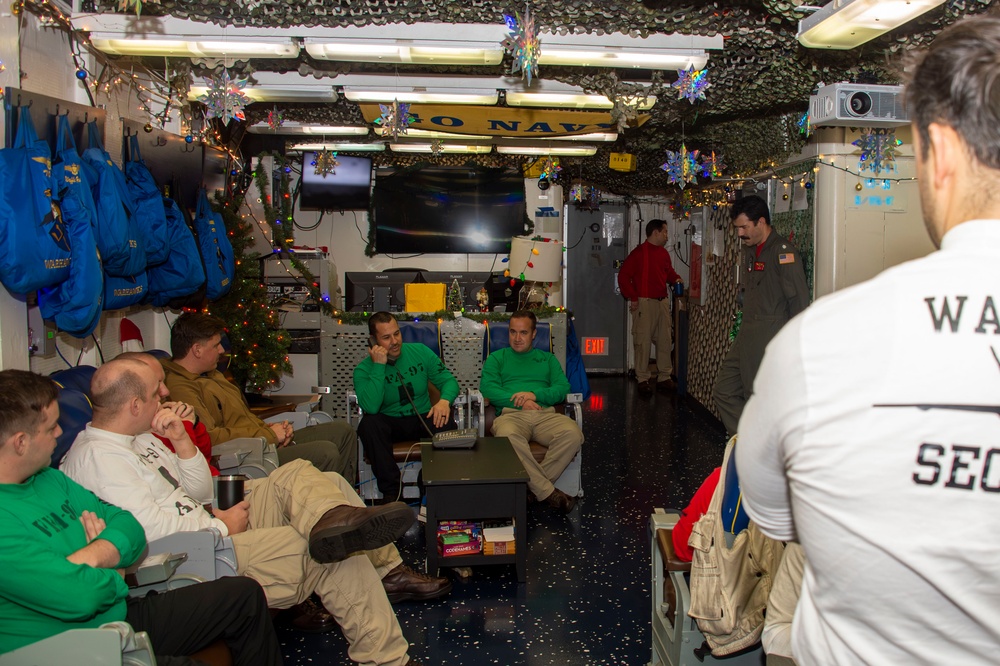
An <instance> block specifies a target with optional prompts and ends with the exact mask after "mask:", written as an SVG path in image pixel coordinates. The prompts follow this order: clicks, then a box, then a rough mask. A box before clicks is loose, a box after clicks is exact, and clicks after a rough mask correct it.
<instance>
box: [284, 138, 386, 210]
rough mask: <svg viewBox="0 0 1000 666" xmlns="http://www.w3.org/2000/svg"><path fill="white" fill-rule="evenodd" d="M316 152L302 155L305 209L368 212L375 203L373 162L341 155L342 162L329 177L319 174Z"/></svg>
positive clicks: (301, 193) (301, 205)
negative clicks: (372, 190) (371, 204)
mask: <svg viewBox="0 0 1000 666" xmlns="http://www.w3.org/2000/svg"><path fill="white" fill-rule="evenodd" d="M315 161H316V153H315V152H304V153H302V182H301V186H300V191H299V208H301V209H302V210H368V206H369V204H370V203H371V188H372V161H371V158H369V157H353V156H350V155H337V161H338V162H339V163H340V164H338V165H337V166H336V167H334V172H333V173H328V174H327V175H326V176H322V175H318V174H317V173H316V166H315V164H313V163H314V162H315Z"/></svg>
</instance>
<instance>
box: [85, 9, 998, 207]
mask: <svg viewBox="0 0 1000 666" xmlns="http://www.w3.org/2000/svg"><path fill="white" fill-rule="evenodd" d="M824 1H825V0H824ZM818 4H823V2H820V0H810V1H809V2H807V0H757V1H752V0H742V1H741V0H732V1H730V2H683V1H675V0H644V2H638V1H627V0H548V1H547V2H533V3H531V12H532V14H533V15H534V17H535V22H536V25H538V26H539V27H540V28H541V29H552V30H560V31H572V32H586V33H594V34H598V35H600V34H604V33H608V32H626V33H630V34H632V35H635V36H647V35H651V34H659V33H671V32H682V33H687V34H696V35H713V34H717V33H721V34H722V35H723V37H724V39H725V49H724V50H723V51H721V52H718V51H714V52H712V53H711V57H710V60H709V79H710V82H711V87H710V88H709V89H708V90H707V91H706V96H707V99H706V100H705V101H699V102H696V103H695V104H690V103H689V102H688V101H687V100H684V99H677V95H676V93H675V92H674V91H673V90H672V89H670V88H669V87H668V86H669V84H670V82H671V81H672V80H673V79H674V78H675V77H676V74H674V73H673V72H668V73H666V76H664V77H663V80H662V81H657V80H656V78H657V77H656V76H654V78H653V86H654V92H655V93H656V94H657V95H658V97H659V101H658V102H657V104H656V105H655V107H654V108H653V110H652V111H651V113H650V116H651V117H650V119H649V121H648V122H646V123H645V124H644V125H643V126H641V127H638V128H630V129H627V130H625V131H624V132H622V133H621V134H620V136H619V139H618V141H617V142H616V143H615V144H612V145H610V146H608V145H605V146H602V147H601V148H600V150H599V152H598V153H597V155H595V156H594V157H590V158H582V159H579V160H573V159H566V160H563V163H564V168H566V171H567V172H568V173H569V175H570V176H571V177H574V178H575V177H580V178H582V179H584V180H587V181H590V182H593V183H595V184H597V185H599V186H600V187H602V188H603V189H605V190H608V191H612V192H616V193H622V194H624V193H640V192H647V193H648V192H652V191H661V192H663V191H671V190H673V191H676V187H674V186H670V185H668V183H667V180H666V176H665V174H664V173H663V172H662V171H661V170H660V169H659V165H660V164H662V163H663V161H664V158H665V153H664V151H665V150H668V149H669V150H677V149H679V147H680V143H681V141H684V142H685V144H686V146H687V148H688V149H689V150H701V151H703V152H705V151H713V150H714V151H716V152H717V153H721V154H722V155H723V156H724V162H725V164H726V165H727V167H728V168H727V171H726V173H727V174H730V173H742V174H748V173H753V172H755V171H759V170H760V169H762V168H764V167H766V166H768V165H770V164H772V163H775V162H780V161H781V160H782V159H784V158H785V157H786V156H788V155H790V154H793V153H795V152H797V151H798V150H799V149H800V148H801V146H802V144H803V143H804V140H805V139H804V138H803V137H801V136H800V135H799V133H798V128H797V127H796V122H797V121H798V119H799V117H801V115H802V114H803V113H804V112H805V111H806V109H807V107H808V99H809V95H810V94H811V93H812V92H813V90H814V89H815V87H816V86H817V85H818V84H820V83H834V82H837V81H851V82H856V83H897V82H899V81H900V72H901V71H902V65H903V63H904V61H905V58H906V57H907V56H908V55H909V54H912V53H913V52H915V51H918V50H919V49H921V48H922V47H925V46H926V45H927V44H929V43H930V41H931V40H932V39H933V38H934V36H935V35H936V34H937V33H938V32H939V31H940V30H941V29H942V28H943V27H944V26H946V25H949V24H951V23H953V22H954V21H956V20H957V19H959V18H961V17H963V16H966V15H971V14H978V13H982V12H984V11H987V10H988V9H989V8H990V7H991V6H992V5H997V4H998V3H997V1H996V0H949V1H948V2H946V3H945V4H943V5H942V6H940V7H939V8H937V9H935V10H932V11H930V12H928V13H927V14H925V15H924V16H922V17H920V18H919V19H916V20H914V21H912V22H910V23H909V24H908V25H907V26H905V27H904V28H903V29H900V30H896V31H893V32H890V33H889V34H887V35H884V36H883V37H881V38H878V39H876V40H873V41H871V42H869V43H867V44H865V45H863V46H862V47H860V48H858V49H854V50H851V51H848V52H841V51H822V50H814V49H806V48H803V47H802V46H800V45H799V44H798V42H797V40H796V30H797V26H798V22H799V20H800V19H802V18H803V17H805V16H807V15H808V12H807V11H804V10H803V9H800V8H801V7H804V6H805V5H818ZM96 5H97V7H96V8H97V9H98V10H99V11H105V12H110V11H116V10H117V6H118V0H101V1H100V2H97V3H96ZM524 7H525V3H524V2H523V1H522V0H511V1H510V2H499V1H496V0H465V1H463V2H454V1H451V2H440V1H437V0H197V1H195V0H161V1H160V2H159V4H151V3H150V2H149V1H148V0H147V2H145V3H143V9H142V11H143V13H144V14H150V15H153V14H167V15H171V16H175V17H178V18H189V19H194V20H198V21H206V22H211V23H216V24H219V25H234V26H261V27H264V26H274V27H284V28H288V27H292V26H297V25H298V26H349V25H370V24H375V25H382V24H387V23H400V22H401V23H414V22H441V23H497V24H498V25H502V24H503V20H504V19H503V15H504V13H512V12H513V11H515V10H517V11H521V12H523V11H524ZM544 48H545V42H544V35H542V49H543V50H544ZM509 67H510V63H509V62H505V63H504V65H503V66H500V67H494V68H489V67H485V68H483V67H480V68H462V67H437V68H431V67H426V66H425V67H420V68H419V71H420V72H424V73H426V72H428V71H433V72H434V73H456V74H457V73H461V74H466V75H501V74H503V73H505V69H506V70H508V71H509ZM360 68H363V69H364V71H369V72H370V71H379V70H380V69H381V70H382V71H386V72H397V73H399V74H401V75H402V74H407V73H414V72H416V71H418V70H417V68H414V67H413V66H410V67H406V66H371V65H363V66H359V65H352V64H348V63H328V62H317V61H314V60H312V59H311V58H309V56H308V55H306V54H305V52H304V51H303V54H302V55H301V56H300V58H299V60H298V61H295V60H291V61H288V60H281V61H256V60H255V61H252V62H251V63H249V64H248V65H245V71H248V72H252V71H254V70H257V71H261V70H275V71H290V70H297V71H299V72H300V73H303V74H312V75H315V76H329V75H335V74H337V73H343V72H351V71H360ZM642 74H645V75H646V76H647V78H648V76H649V74H650V73H649V72H648V71H647V72H643V73H642ZM635 75H636V73H635V72H630V71H625V70H619V71H618V72H613V71H612V70H606V69H596V68H575V67H545V66H542V67H540V68H539V77H540V78H543V79H544V78H549V79H556V80H559V81H563V82H566V83H571V84H575V85H580V86H582V87H583V88H585V89H586V90H588V91H591V92H596V93H600V94H606V95H609V96H611V97H614V96H615V95H620V94H626V93H627V86H625V85H624V84H622V82H621V81H620V80H619V79H620V78H621V79H629V78H634V77H635ZM257 106H258V107H261V106H265V105H257ZM285 106H287V108H286V112H285V118H286V119H287V120H299V121H306V120H309V121H322V122H330V123H333V122H345V121H350V122H355V123H357V122H361V116H360V113H359V111H358V109H357V107H356V106H355V105H354V104H352V103H348V102H346V101H344V100H343V99H341V100H340V101H338V102H336V103H333V104H312V105H310V104H296V105H285ZM270 108H271V105H266V108H261V109H258V108H254V107H250V109H249V120H251V121H259V120H262V119H263V118H264V117H265V115H266V111H267V110H268V109H270ZM611 152H630V153H634V154H636V155H637V158H638V164H639V168H638V170H637V171H636V172H633V173H619V172H615V171H612V170H610V169H608V166H607V165H608V159H607V157H608V154H609V153H611ZM470 157H471V158H472V160H473V161H475V162H477V163H483V164H492V165H496V164H498V163H511V161H508V160H507V159H505V158H503V157H502V156H497V155H490V156H486V159H483V157H474V156H469V157H464V156H463V157H462V161H463V162H465V161H469V159H470ZM379 159H381V158H379ZM384 159H386V160H390V159H395V161H397V162H399V161H400V159H399V156H386V157H385V158H384ZM420 159H422V160H430V161H433V160H444V159H445V158H442V157H436V156H431V157H427V156H424V157H422V158H420ZM447 161H448V162H449V163H450V162H451V161H454V160H453V158H449V159H448V160H447ZM517 161H518V160H516V159H515V160H513V162H517ZM567 167H568V168H567Z"/></svg>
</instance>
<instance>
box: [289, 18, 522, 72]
mask: <svg viewBox="0 0 1000 666" xmlns="http://www.w3.org/2000/svg"><path fill="white" fill-rule="evenodd" d="M504 34H505V31H504V28H503V26H500V25H479V24H468V23H458V24H446V23H412V24H406V23H390V24H389V25H369V26H343V27H336V28H326V29H324V30H323V31H322V32H320V33H318V34H317V36H315V37H311V36H307V37H306V39H305V47H306V51H307V52H308V53H309V55H311V56H312V57H313V58H316V59H317V60H345V61H349V62H388V63H408V64H423V65H499V64H500V62H501V61H502V60H503V47H502V46H500V41H501V40H502V39H503V37H504Z"/></svg>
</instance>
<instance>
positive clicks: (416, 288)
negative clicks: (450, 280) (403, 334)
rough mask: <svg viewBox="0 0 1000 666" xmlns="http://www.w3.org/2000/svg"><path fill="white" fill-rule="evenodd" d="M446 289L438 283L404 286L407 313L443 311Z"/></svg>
mask: <svg viewBox="0 0 1000 666" xmlns="http://www.w3.org/2000/svg"><path fill="white" fill-rule="evenodd" d="M447 289H448V288H447V287H445V286H444V284H442V283H440V282H428V283H421V284H408V285H405V292H406V311H407V312H437V311H439V310H444V303H445V293H446V291H447Z"/></svg>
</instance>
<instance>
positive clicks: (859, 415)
mask: <svg viewBox="0 0 1000 666" xmlns="http://www.w3.org/2000/svg"><path fill="white" fill-rule="evenodd" d="M998 54H1000V18H991V17H985V16H981V17H977V18H973V19H969V20H966V21H962V22H960V23H958V24H956V25H954V26H952V27H950V28H948V29H947V30H945V31H944V32H942V33H941V34H940V35H939V36H938V37H937V39H936V40H935V42H934V43H933V44H932V45H931V47H930V49H929V50H928V52H927V53H926V54H925V55H924V56H923V58H922V60H920V62H919V63H918V64H917V65H916V66H915V67H914V68H911V70H910V71H911V73H912V79H911V81H910V82H909V85H908V87H907V93H906V95H907V108H908V110H909V113H910V115H911V118H912V119H913V121H912V124H913V131H914V132H913V133H914V153H915V155H916V160H917V176H918V180H919V187H920V195H921V202H922V204H923V215H924V219H925V221H926V225H927V229H928V232H929V233H930V236H931V239H932V240H933V241H934V243H935V245H937V246H938V247H939V248H940V250H939V251H937V252H934V253H932V254H931V255H929V256H927V257H925V258H923V259H918V260H916V261H911V262H909V263H906V264H903V265H900V266H897V267H895V268H892V269H889V270H886V271H885V272H883V273H882V274H881V275H879V276H877V277H876V278H874V279H872V280H870V281H868V282H866V283H864V284H860V285H857V286H855V287H852V288H849V289H845V290H843V291H841V292H839V293H837V294H833V295H831V296H828V297H827V298H824V299H822V300H820V301H819V302H817V303H814V304H813V305H812V306H810V307H809V308H808V309H807V310H805V311H804V312H803V313H802V314H801V315H799V316H798V317H796V318H795V319H793V320H792V321H791V322H789V323H788V324H787V325H786V326H785V327H784V328H783V329H782V331H781V332H780V333H779V334H778V335H777V336H776V337H775V338H774V340H773V341H772V342H771V343H770V345H769V346H768V348H767V352H766V354H765V356H764V361H763V363H762V365H761V367H760V371H759V372H758V374H757V377H756V381H755V383H754V395H753V397H752V398H751V399H750V402H749V403H748V404H747V407H746V409H745V411H744V412H743V416H742V419H741V420H740V423H739V432H740V445H739V446H738V447H737V448H736V460H737V466H738V468H739V475H740V481H741V485H742V489H743V498H744V502H745V505H746V509H747V513H749V514H750V517H751V518H752V519H753V520H754V521H755V522H756V523H757V524H758V525H759V526H760V528H761V529H762V530H763V531H764V532H765V533H766V534H767V535H769V536H771V537H773V538H775V539H781V540H797V541H799V542H800V543H801V544H802V547H803V549H804V551H805V562H806V563H805V572H804V580H803V585H802V596H801V599H800V601H799V605H798V609H797V610H796V613H795V618H794V621H793V624H792V652H793V654H794V657H795V660H796V661H797V662H798V663H800V664H817V663H822V664H860V663H870V664H963V665H968V664H994V663H996V661H997V655H998V654H1000V621H998V619H997V618H998V615H997V613H998V609H1000V557H998V553H1000V531H998V530H997V529H995V528H994V525H995V523H996V519H997V515H998V510H1000V316H998V313H1000V310H998V308H1000V55H998Z"/></svg>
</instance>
